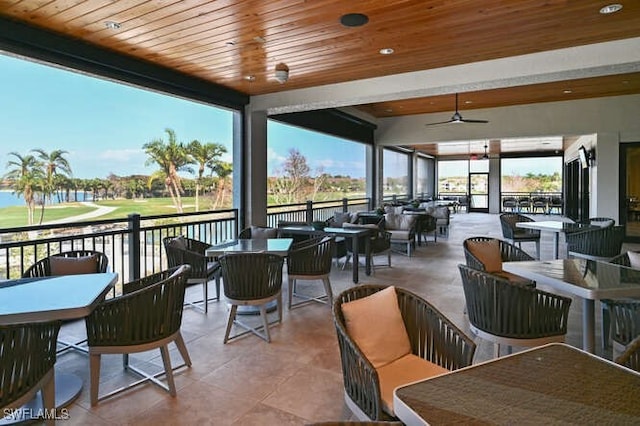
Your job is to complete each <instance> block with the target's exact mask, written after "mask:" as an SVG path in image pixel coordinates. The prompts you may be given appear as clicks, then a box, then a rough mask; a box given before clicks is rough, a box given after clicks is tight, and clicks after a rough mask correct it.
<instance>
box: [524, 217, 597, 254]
mask: <svg viewBox="0 0 640 426" xmlns="http://www.w3.org/2000/svg"><path fill="white" fill-rule="evenodd" d="M597 227H598V226H597V225H590V224H585V223H575V222H562V221H560V220H543V221H536V222H517V223H516V228H523V229H534V230H538V231H548V232H553V258H554V259H558V257H559V250H558V246H559V244H560V233H561V232H562V233H565V234H568V233H571V232H580V231H588V230H590V229H594V228H597Z"/></svg>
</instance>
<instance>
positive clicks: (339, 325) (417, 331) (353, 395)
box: [333, 285, 476, 420]
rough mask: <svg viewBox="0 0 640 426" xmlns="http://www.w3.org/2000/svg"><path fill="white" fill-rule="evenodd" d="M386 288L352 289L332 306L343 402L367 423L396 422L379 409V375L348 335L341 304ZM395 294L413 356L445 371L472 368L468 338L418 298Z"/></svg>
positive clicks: (405, 292) (400, 292)
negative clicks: (379, 421)
mask: <svg viewBox="0 0 640 426" xmlns="http://www.w3.org/2000/svg"><path fill="white" fill-rule="evenodd" d="M386 287H387V286H384V285H359V286H357V287H352V288H350V289H347V290H345V291H344V292H342V293H341V294H340V295H339V296H338V297H337V298H336V300H335V302H334V305H333V319H334V324H335V327H336V332H337V335H338V344H339V347H340V358H341V361H342V374H343V380H344V392H345V402H346V403H347V405H348V406H349V408H350V409H351V410H352V411H353V412H354V413H356V414H360V417H363V416H364V417H367V418H369V419H370V420H397V419H394V418H391V417H390V416H389V415H388V414H387V413H386V412H384V411H383V409H382V400H381V391H380V381H379V378H378V373H377V371H376V369H375V368H374V367H373V365H372V364H371V362H369V360H368V359H367V358H366V357H365V356H364V354H363V353H362V351H361V350H360V348H359V347H358V346H357V345H356V344H355V342H354V341H353V340H352V338H351V337H350V336H349V333H348V332H347V328H346V324H345V318H344V315H343V313H342V305H343V304H344V303H347V302H350V301H353V300H357V299H362V298H364V297H367V296H370V295H372V294H374V293H376V292H378V291H380V290H383V289H385V288H386ZM396 294H397V296H398V305H399V308H400V311H401V314H402V318H403V320H404V324H405V327H406V329H407V333H408V335H409V341H410V343H411V352H412V353H413V354H414V355H416V356H418V357H420V358H423V359H425V360H427V361H430V362H432V363H434V364H438V365H439V366H441V367H444V368H446V369H448V370H456V369H458V368H461V367H466V366H468V365H471V362H472V360H473V355H474V353H475V349H476V345H475V343H473V341H472V340H471V339H470V338H469V337H467V336H466V335H465V334H464V333H463V332H462V331H461V330H460V329H459V328H458V327H456V326H455V325H454V324H453V323H452V322H451V321H449V320H448V319H447V318H446V317H445V316H444V315H443V314H442V313H441V312H440V311H438V310H437V309H436V308H435V307H433V306H432V305H431V304H430V303H429V302H427V301H426V300H424V299H422V298H421V297H419V296H417V295H415V294H414V293H412V292H410V291H408V290H405V289H403V288H399V287H396Z"/></svg>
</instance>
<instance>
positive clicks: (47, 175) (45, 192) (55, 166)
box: [32, 148, 72, 223]
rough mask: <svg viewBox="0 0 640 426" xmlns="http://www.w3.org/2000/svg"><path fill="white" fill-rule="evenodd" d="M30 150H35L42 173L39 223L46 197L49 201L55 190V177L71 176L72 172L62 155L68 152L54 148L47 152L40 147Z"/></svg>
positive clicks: (42, 215)
mask: <svg viewBox="0 0 640 426" xmlns="http://www.w3.org/2000/svg"><path fill="white" fill-rule="evenodd" d="M32 151H33V152H35V153H36V154H37V156H38V157H39V159H40V166H41V167H42V171H43V173H44V178H43V184H42V188H41V189H42V210H41V211H40V223H42V219H43V218H44V205H45V204H46V199H47V198H49V201H51V196H52V195H53V193H54V192H55V191H56V180H55V177H56V176H57V175H64V176H66V177H71V174H72V173H71V166H70V165H69V161H68V160H67V159H66V158H65V157H64V155H65V154H68V152H67V151H63V150H61V149H54V150H53V151H51V152H50V153H48V152H46V151H45V150H43V149H40V148H38V149H34V150H32Z"/></svg>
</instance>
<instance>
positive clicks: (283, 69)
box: [275, 62, 289, 84]
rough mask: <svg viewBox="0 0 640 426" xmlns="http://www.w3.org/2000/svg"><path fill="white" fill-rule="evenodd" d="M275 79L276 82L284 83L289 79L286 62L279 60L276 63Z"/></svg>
mask: <svg viewBox="0 0 640 426" xmlns="http://www.w3.org/2000/svg"><path fill="white" fill-rule="evenodd" d="M275 76H276V80H278V82H279V83H280V84H284V83H286V82H287V80H289V67H288V66H287V64H285V63H283V62H280V63H279V64H278V65H276V74H275Z"/></svg>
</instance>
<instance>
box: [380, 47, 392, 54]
mask: <svg viewBox="0 0 640 426" xmlns="http://www.w3.org/2000/svg"><path fill="white" fill-rule="evenodd" d="M393 52H395V50H393V49H392V48H390V47H385V48H384V49H380V54H381V55H391V54H392V53H393Z"/></svg>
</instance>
